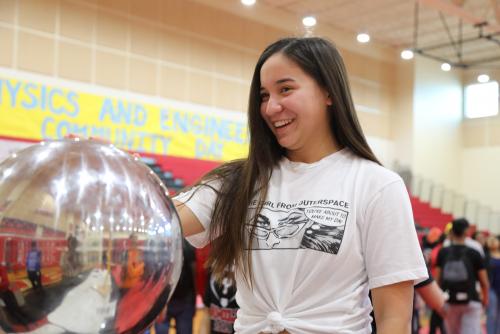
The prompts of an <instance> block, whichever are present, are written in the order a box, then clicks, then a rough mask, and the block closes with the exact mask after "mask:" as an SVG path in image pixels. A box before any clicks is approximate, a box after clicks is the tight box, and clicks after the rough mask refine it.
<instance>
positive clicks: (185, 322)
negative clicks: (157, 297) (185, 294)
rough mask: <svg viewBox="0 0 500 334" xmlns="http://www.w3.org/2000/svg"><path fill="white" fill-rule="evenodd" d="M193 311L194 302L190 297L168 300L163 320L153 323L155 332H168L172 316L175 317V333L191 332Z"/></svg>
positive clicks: (166, 333) (164, 333)
mask: <svg viewBox="0 0 500 334" xmlns="http://www.w3.org/2000/svg"><path fill="white" fill-rule="evenodd" d="M194 313H195V303H194V302H193V299H192V298H186V299H181V300H177V299H172V300H170V302H169V303H168V307H167V316H166V318H165V322H162V323H157V324H156V325H155V329H156V334H168V330H169V325H170V320H171V319H172V318H173V319H175V332H176V333H177V334H192V333H193V317H194Z"/></svg>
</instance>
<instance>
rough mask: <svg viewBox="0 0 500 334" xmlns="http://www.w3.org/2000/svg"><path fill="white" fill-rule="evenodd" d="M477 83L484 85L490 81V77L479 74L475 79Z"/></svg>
mask: <svg viewBox="0 0 500 334" xmlns="http://www.w3.org/2000/svg"><path fill="white" fill-rule="evenodd" d="M477 81H478V82H480V83H486V82H488V81H490V76H489V75H488V74H480V75H478V77H477Z"/></svg>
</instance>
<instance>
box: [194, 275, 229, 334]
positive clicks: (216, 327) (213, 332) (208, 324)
mask: <svg viewBox="0 0 500 334" xmlns="http://www.w3.org/2000/svg"><path fill="white" fill-rule="evenodd" d="M203 304H204V305H205V307H206V309H205V311H204V312H203V313H202V315H203V318H202V321H201V327H202V328H201V331H200V334H231V333H234V321H235V320H236V313H237V312H238V309H239V307H238V303H237V302H236V282H235V280H234V268H231V269H229V270H227V272H226V274H225V275H224V277H223V278H222V280H221V281H220V282H217V281H216V280H215V278H214V277H213V276H212V275H211V274H210V273H209V275H208V279H207V284H206V289H205V294H204V296H203Z"/></svg>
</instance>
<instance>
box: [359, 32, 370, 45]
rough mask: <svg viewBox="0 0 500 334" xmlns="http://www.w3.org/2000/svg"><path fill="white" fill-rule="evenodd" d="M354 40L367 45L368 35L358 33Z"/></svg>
mask: <svg viewBox="0 0 500 334" xmlns="http://www.w3.org/2000/svg"><path fill="white" fill-rule="evenodd" d="M356 39H357V40H358V42H360V43H368V42H369V41H370V35H368V34H367V33H364V32H362V33H359V34H358V36H356Z"/></svg>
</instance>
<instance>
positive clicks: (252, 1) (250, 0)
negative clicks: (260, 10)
mask: <svg viewBox="0 0 500 334" xmlns="http://www.w3.org/2000/svg"><path fill="white" fill-rule="evenodd" d="M241 3H242V4H244V5H245V6H253V5H255V0H241Z"/></svg>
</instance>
